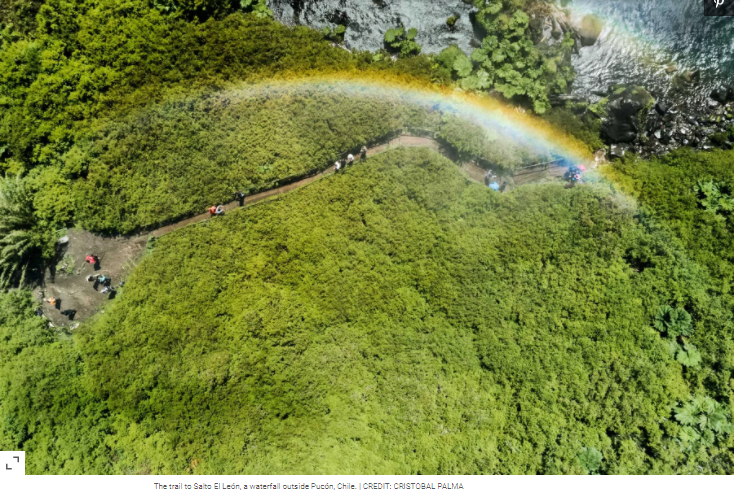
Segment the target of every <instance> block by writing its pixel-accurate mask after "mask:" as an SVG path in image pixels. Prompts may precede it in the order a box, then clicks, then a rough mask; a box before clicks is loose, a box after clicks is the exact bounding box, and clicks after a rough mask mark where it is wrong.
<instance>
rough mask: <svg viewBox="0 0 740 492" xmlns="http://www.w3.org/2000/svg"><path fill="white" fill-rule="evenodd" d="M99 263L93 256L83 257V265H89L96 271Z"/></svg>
mask: <svg viewBox="0 0 740 492" xmlns="http://www.w3.org/2000/svg"><path fill="white" fill-rule="evenodd" d="M99 261H100V259H99V258H98V257H97V256H95V255H87V256H85V263H89V264H91V265H92V266H94V267H95V269H96V270H97V266H98V263H99Z"/></svg>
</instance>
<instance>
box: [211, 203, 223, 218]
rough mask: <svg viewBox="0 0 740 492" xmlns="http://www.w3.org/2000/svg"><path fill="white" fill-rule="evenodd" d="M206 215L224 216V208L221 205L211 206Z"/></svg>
mask: <svg viewBox="0 0 740 492" xmlns="http://www.w3.org/2000/svg"><path fill="white" fill-rule="evenodd" d="M208 213H210V214H211V217H213V216H214V215H223V214H224V206H223V205H212V206H211V207H210V208H209V209H208Z"/></svg>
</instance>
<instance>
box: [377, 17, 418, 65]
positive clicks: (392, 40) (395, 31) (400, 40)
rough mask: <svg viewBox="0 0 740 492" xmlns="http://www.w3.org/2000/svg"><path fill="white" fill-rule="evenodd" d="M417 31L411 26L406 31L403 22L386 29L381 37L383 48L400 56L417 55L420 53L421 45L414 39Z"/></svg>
mask: <svg viewBox="0 0 740 492" xmlns="http://www.w3.org/2000/svg"><path fill="white" fill-rule="evenodd" d="M417 33H418V31H417V30H416V29H415V28H413V27H412V28H411V29H409V30H408V31H407V30H406V28H405V27H404V26H403V24H401V26H399V27H396V28H391V29H388V30H387V31H386V32H385V36H384V37H383V41H384V43H385V48H386V49H387V50H388V51H390V52H391V53H397V54H398V56H399V57H401V58H406V57H409V56H413V55H418V54H419V53H421V45H420V44H419V43H417V42H415V41H414V38H416V35H417Z"/></svg>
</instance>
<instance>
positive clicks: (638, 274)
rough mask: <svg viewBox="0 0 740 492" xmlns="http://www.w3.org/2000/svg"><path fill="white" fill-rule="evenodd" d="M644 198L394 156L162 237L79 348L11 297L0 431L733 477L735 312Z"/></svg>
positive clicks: (152, 453)
mask: <svg viewBox="0 0 740 492" xmlns="http://www.w3.org/2000/svg"><path fill="white" fill-rule="evenodd" d="M662 183H663V184H664V185H665V186H670V185H671V184H673V183H675V181H670V180H666V181H663V182H662ZM669 194H670V193H667V195H669ZM694 206H695V207H700V204H699V203H698V202H697V203H696V204H695V205H694ZM687 207H688V204H687ZM636 212H637V209H636V208H635V206H634V204H633V203H632V202H631V200H629V199H627V198H626V197H624V195H621V194H620V193H614V192H613V191H612V190H611V189H610V188H609V187H607V186H603V187H602V186H597V185H594V186H582V187H576V188H572V189H566V188H564V187H563V186H562V184H553V185H546V186H529V187H522V188H519V189H517V190H516V191H514V192H512V193H506V194H497V193H494V192H492V191H490V190H488V189H487V188H485V187H483V186H480V185H478V184H474V183H471V182H468V181H466V179H465V178H464V177H463V176H462V175H461V174H460V173H459V172H458V170H457V169H456V167H455V166H454V165H453V164H452V163H451V162H449V161H447V160H446V159H444V158H442V157H440V156H439V155H437V154H433V153H431V151H427V150H424V149H419V150H410V149H405V150H397V151H393V152H389V153H386V154H381V155H380V156H377V157H373V158H371V159H369V160H368V161H367V163H364V164H362V165H360V166H357V167H355V168H351V169H349V170H348V171H347V172H345V173H343V174H339V175H334V176H332V177H330V178H327V179H323V180H320V181H318V182H316V183H314V184H312V185H311V186H310V187H307V188H303V189H301V190H298V191H296V192H294V193H292V194H290V195H286V196H284V197H282V198H280V199H278V200H276V201H273V202H269V203H265V204H261V205H259V206H256V207H253V208H248V209H244V210H240V211H238V212H237V213H234V214H231V215H229V216H226V217H223V218H219V219H218V220H213V221H210V222H208V223H206V224H202V225H198V226H194V227H190V228H186V229H183V230H181V231H178V232H176V233H173V234H171V235H168V236H165V237H163V238H161V239H160V240H159V242H158V243H157V245H156V247H155V248H154V250H153V252H152V253H151V254H150V255H149V256H148V257H147V258H146V259H145V260H144V262H143V263H142V264H141V266H140V267H139V268H138V269H137V270H136V272H135V273H134V274H133V275H132V276H131V278H130V280H129V282H128V283H127V286H126V289H125V291H124V292H123V294H122V296H120V298H118V299H117V300H115V301H114V302H113V303H112V304H111V305H110V307H109V308H108V309H106V312H105V313H104V314H102V315H101V316H100V317H99V318H98V319H96V320H94V321H93V322H91V323H88V324H87V325H86V326H84V327H81V328H80V330H81V331H79V332H78V333H77V334H76V335H75V337H74V340H73V342H70V341H65V340H59V339H55V338H54V337H53V336H50V335H49V334H48V332H46V331H45V328H44V327H43V326H42V325H43V324H42V323H41V322H40V321H39V318H35V317H33V316H32V308H33V304H32V303H31V302H29V301H28V300H24V298H23V296H22V295H20V294H6V295H3V298H2V301H3V303H4V309H3V311H2V312H3V313H4V314H3V319H2V322H1V323H0V326H2V330H3V331H2V332H1V333H2V339H3V340H4V343H3V347H4V348H3V350H4V351H5V353H4V356H3V358H2V360H3V361H5V362H4V363H3V364H4V366H3V367H2V370H1V371H0V378H2V380H0V388H2V393H0V401H1V402H2V404H0V414H2V420H1V421H2V423H3V424H2V427H1V428H0V429H1V432H0V445H2V446H3V447H7V448H22V449H24V450H25V451H27V453H28V455H27V456H28V462H27V467H28V470H29V472H31V473H59V472H67V473H111V472H117V473H409V474H413V473H586V472H591V473H732V472H733V452H732V433H731V430H730V429H728V424H727V422H729V421H730V420H731V418H732V400H733V396H732V395H733V392H732V384H733V382H732V379H731V378H732V367H733V357H732V337H733V325H732V310H731V306H729V305H727V304H725V303H723V302H722V301H721V300H719V299H717V297H716V296H715V295H714V293H713V291H712V287H711V286H712V285H713V283H712V273H711V271H710V270H709V269H708V268H707V267H706V266H705V265H703V264H702V263H701V262H699V261H696V260H694V259H692V254H691V252H690V248H687V247H686V244H685V243H684V242H682V240H681V239H680V238H679V237H678V236H677V235H676V234H674V233H673V232H672V231H671V230H670V229H669V228H668V227H662V226H660V224H658V225H656V224H654V223H650V222H645V221H644V220H643V219H642V218H641V216H640V214H636ZM19 299H20V301H19ZM665 305H667V306H670V308H672V309H673V308H675V309H680V308H685V309H686V310H687V311H688V313H690V316H691V324H692V326H693V333H692V334H691V335H690V336H686V337H683V338H684V339H683V340H679V341H680V342H681V343H683V344H684V346H685V344H686V343H688V342H690V343H691V344H692V345H693V346H695V347H696V348H697V350H698V351H699V353H700V354H701V362H700V363H699V364H689V365H684V364H683V363H681V362H679V361H678V360H677V359H676V357H675V349H676V347H675V346H674V345H675V344H676V342H675V341H674V340H671V339H669V338H667V337H666V335H663V334H661V333H660V332H659V331H658V330H656V329H655V327H654V326H653V320H654V317H655V315H656V312H659V311H660V309H661V306H665ZM687 341H688V342H687ZM702 417H704V420H703V421H704V423H705V424H706V423H707V422H711V429H715V430H711V429H710V427H706V425H705V427H702V426H701V423H700V422H701V421H702V420H701V418H702ZM696 435H698V436H699V437H696ZM71 436H75V439H74V440H73V439H72V438H71Z"/></svg>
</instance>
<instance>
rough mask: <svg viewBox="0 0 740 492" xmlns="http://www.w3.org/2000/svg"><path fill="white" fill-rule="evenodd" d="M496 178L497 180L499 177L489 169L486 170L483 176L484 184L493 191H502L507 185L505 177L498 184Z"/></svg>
mask: <svg viewBox="0 0 740 492" xmlns="http://www.w3.org/2000/svg"><path fill="white" fill-rule="evenodd" d="M498 180H499V177H498V176H496V175H495V174H494V173H493V171H491V170H490V169H489V170H488V171H486V174H485V176H484V181H485V182H486V186H488V187H489V188H490V189H492V190H493V191H499V190H502V191H503V188H506V185H507V181H506V179H505V178H504V179H503V180H502V181H503V182H502V184H501V185H499V182H498Z"/></svg>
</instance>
